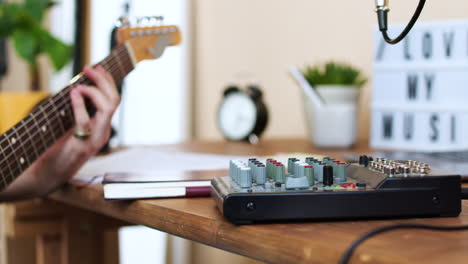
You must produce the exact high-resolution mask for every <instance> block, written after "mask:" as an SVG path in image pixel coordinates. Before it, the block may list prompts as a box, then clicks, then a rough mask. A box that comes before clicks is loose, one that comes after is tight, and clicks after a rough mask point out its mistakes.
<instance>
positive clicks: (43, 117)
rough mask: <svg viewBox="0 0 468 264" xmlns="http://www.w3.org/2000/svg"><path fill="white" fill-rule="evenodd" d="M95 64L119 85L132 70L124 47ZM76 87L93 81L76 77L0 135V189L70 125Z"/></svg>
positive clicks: (71, 123)
mask: <svg viewBox="0 0 468 264" xmlns="http://www.w3.org/2000/svg"><path fill="white" fill-rule="evenodd" d="M98 65H101V66H102V67H103V68H104V69H106V70H107V71H108V72H109V73H110V74H111V75H112V77H113V78H114V81H115V83H116V84H120V83H121V82H122V80H123V79H124V77H125V76H126V75H127V74H128V73H129V72H131V71H132V70H133V67H134V63H133V62H132V59H131V57H130V54H129V50H128V49H127V46H125V45H122V46H119V47H117V48H115V49H114V50H112V52H111V54H110V55H109V56H107V57H106V58H105V59H104V60H102V61H101V62H100V63H98ZM80 84H86V85H92V84H93V82H92V81H91V80H90V79H89V78H87V77H86V76H85V75H82V74H80V75H77V76H76V77H75V78H73V79H72V81H71V82H70V84H69V85H68V86H67V87H65V88H64V89H62V90H61V91H60V92H59V93H57V94H56V95H54V96H52V97H50V98H48V99H46V100H44V101H42V102H41V103H40V104H38V105H37V106H36V107H35V108H34V110H33V111H31V112H30V113H29V114H28V115H27V116H26V117H25V118H24V119H23V120H21V121H20V122H18V123H17V124H16V125H14V126H13V127H12V128H10V129H9V130H8V131H6V132H5V133H4V134H2V135H0V190H2V189H4V188H5V187H6V186H8V184H10V183H11V182H12V181H13V180H14V179H16V178H17V177H18V176H19V175H21V173H22V172H23V171H24V170H26V169H27V168H28V167H29V166H30V165H31V164H32V163H33V162H34V161H36V160H37V158H39V156H40V155H41V154H42V153H44V152H45V151H46V150H47V149H48V148H49V147H50V146H51V145H52V144H54V143H55V142H56V141H57V140H58V139H59V138H60V137H62V136H63V135H65V134H66V133H67V132H68V131H69V130H70V129H71V128H72V127H73V126H74V123H75V120H74V117H73V111H72V107H71V101H70V96H69V93H70V90H71V89H73V88H74V87H76V86H78V85H80Z"/></svg>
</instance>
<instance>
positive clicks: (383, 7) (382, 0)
mask: <svg viewBox="0 0 468 264" xmlns="http://www.w3.org/2000/svg"><path fill="white" fill-rule="evenodd" d="M425 3H426V0H419V4H418V6H417V7H416V11H415V12H414V14H413V16H412V17H411V20H410V21H409V22H408V25H406V27H405V29H404V30H403V31H402V32H401V34H400V35H399V36H398V37H396V38H395V39H391V38H390V37H389V36H388V34H387V29H388V26H387V20H388V12H389V11H390V9H389V8H388V0H375V12H376V13H377V21H378V24H379V30H380V32H382V36H383V38H384V40H385V41H386V42H387V43H389V44H397V43H398V42H400V41H401V40H402V39H404V38H405V37H406V35H407V34H408V33H409V32H410V30H411V28H412V27H413V26H414V24H415V23H416V21H417V20H418V18H419V15H420V14H421V12H422V10H423V8H424V4H425Z"/></svg>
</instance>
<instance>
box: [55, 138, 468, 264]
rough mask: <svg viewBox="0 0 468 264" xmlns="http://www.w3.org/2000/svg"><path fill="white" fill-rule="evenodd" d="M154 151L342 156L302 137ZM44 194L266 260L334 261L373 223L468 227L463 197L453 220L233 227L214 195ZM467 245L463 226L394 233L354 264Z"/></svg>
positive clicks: (96, 187) (93, 188)
mask: <svg viewBox="0 0 468 264" xmlns="http://www.w3.org/2000/svg"><path fill="white" fill-rule="evenodd" d="M156 148H157V149H161V150H167V151H194V152H205V153H219V154H237V155H272V154H275V153H278V152H310V153H324V154H327V155H335V156H339V155H340V154H342V153H343V151H339V150H319V149H314V148H312V147H311V146H310V145H309V143H307V142H306V141H303V140H273V141H267V142H261V143H260V144H259V145H257V146H250V145H248V144H244V143H232V142H192V143H187V144H178V145H167V146H158V147H156ZM49 198H50V199H52V200H56V201H60V202H63V203H66V204H69V205H72V206H77V207H81V208H85V209H88V210H92V211H95V212H99V213H102V214H105V215H109V216H112V217H115V218H118V219H122V220H125V221H128V222H131V223H135V224H142V225H146V226H149V227H152V228H155V229H158V230H161V231H164V232H168V233H171V234H173V235H176V236H180V237H184V238H187V239H191V240H194V241H197V242H200V243H203V244H207V245H210V246H213V247H217V248H220V249H223V250H227V251H230V252H234V253H237V254H241V255H245V256H248V257H251V258H254V259H257V260H261V261H266V262H271V263H337V262H338V260H339V258H340V257H341V255H342V253H343V252H344V250H345V249H346V248H347V247H348V246H349V245H350V244H351V243H352V241H354V240H355V239H357V238H358V237H359V236H361V235H362V234H364V233H366V232H368V231H370V230H371V229H374V228H376V227H380V226H385V225H389V224H394V223H424V224H434V225H460V224H468V203H466V202H463V210H462V213H461V214H460V216H459V217H451V218H415V219H402V220H401V219H400V220H359V221H327V222H320V221H309V222H293V223H271V224H256V225H242V226H236V225H233V224H231V223H230V222H227V221H226V220H225V219H223V217H222V216H221V215H220V213H219V212H218V210H217V208H216V205H215V202H214V200H213V199H211V198H174V199H151V200H137V201H119V202H115V201H105V200H103V192H102V186H101V185H100V184H93V185H89V186H87V187H85V188H78V187H77V186H76V185H74V184H69V185H67V186H65V187H64V188H62V189H61V190H59V191H57V192H55V193H53V194H51V195H50V196H49ZM467 249H468V231H459V232H437V231H420V230H402V231H393V232H390V233H385V234H381V235H379V236H377V237H375V238H372V239H370V240H369V241H366V242H364V243H363V244H362V245H361V246H360V247H359V248H358V250H357V251H356V253H355V254H354V256H353V258H352V261H351V263H466V262H467V261H468V250H467Z"/></svg>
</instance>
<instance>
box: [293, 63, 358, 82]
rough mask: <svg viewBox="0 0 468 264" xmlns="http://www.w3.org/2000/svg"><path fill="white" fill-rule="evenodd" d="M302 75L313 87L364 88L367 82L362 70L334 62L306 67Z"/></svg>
mask: <svg viewBox="0 0 468 264" xmlns="http://www.w3.org/2000/svg"><path fill="white" fill-rule="evenodd" d="M302 74H303V75H304V77H305V79H306V80H307V82H309V84H310V85H311V86H312V87H315V86H317V85H346V86H356V87H362V86H363V85H364V84H365V83H366V82H367V79H366V78H364V77H363V76H362V72H361V71H360V70H358V69H356V68H354V67H353V66H351V65H349V64H346V63H336V62H333V61H330V62H326V63H325V64H324V65H315V66H306V67H305V69H304V70H303V71H302Z"/></svg>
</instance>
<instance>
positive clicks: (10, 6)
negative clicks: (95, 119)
mask: <svg viewBox="0 0 468 264" xmlns="http://www.w3.org/2000/svg"><path fill="white" fill-rule="evenodd" d="M55 4H56V2H55V1H50V0H24V2H23V3H1V4H0V38H10V39H11V40H12V44H13V47H14V49H15V51H16V53H17V54H18V56H19V57H20V58H22V59H24V60H25V61H26V62H27V63H28V65H29V73H30V75H31V86H30V89H31V90H32V91H39V90H41V87H40V79H39V78H40V77H39V76H40V75H39V68H38V62H37V60H38V57H39V55H41V54H44V53H45V54H46V55H47V56H48V58H49V59H50V61H51V62H52V65H53V67H54V69H55V70H56V71H59V70H60V69H62V68H63V67H64V66H65V65H66V64H67V62H68V61H69V60H70V58H71V55H72V47H71V46H70V45H67V44H65V43H63V42H62V41H60V40H59V39H57V38H55V37H54V36H52V35H51V34H50V33H49V32H48V31H47V30H46V29H45V28H44V27H43V26H42V21H43V18H44V13H45V11H46V10H47V9H49V8H51V7H52V6H54V5H55Z"/></svg>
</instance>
